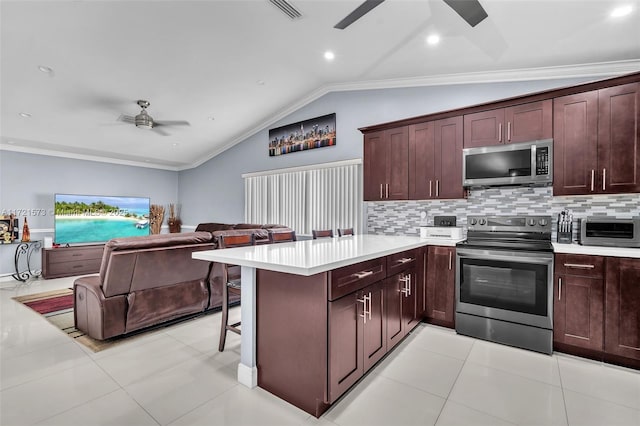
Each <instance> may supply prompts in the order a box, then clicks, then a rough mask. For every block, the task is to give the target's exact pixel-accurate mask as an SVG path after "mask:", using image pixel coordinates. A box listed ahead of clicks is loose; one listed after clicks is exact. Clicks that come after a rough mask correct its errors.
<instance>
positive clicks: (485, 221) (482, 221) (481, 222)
mask: <svg viewBox="0 0 640 426" xmlns="http://www.w3.org/2000/svg"><path fill="white" fill-rule="evenodd" d="M486 223H487V219H485V218H483V217H481V218H480V220H478V224H479V225H485V224H486Z"/></svg>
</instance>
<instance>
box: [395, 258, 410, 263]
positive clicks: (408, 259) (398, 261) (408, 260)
mask: <svg viewBox="0 0 640 426" xmlns="http://www.w3.org/2000/svg"><path fill="white" fill-rule="evenodd" d="M407 262H413V258H412V257H403V258H402V259H398V260H396V263H403V264H404V263H407Z"/></svg>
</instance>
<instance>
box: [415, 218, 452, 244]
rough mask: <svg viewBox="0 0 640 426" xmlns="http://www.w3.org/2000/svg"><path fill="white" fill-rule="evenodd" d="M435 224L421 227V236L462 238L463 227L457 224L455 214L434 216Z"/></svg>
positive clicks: (450, 238) (449, 238)
mask: <svg viewBox="0 0 640 426" xmlns="http://www.w3.org/2000/svg"><path fill="white" fill-rule="evenodd" d="M433 224H434V226H421V227H420V238H442V239H448V240H459V239H462V228H460V227H457V226H456V217H455V216H434V218H433Z"/></svg>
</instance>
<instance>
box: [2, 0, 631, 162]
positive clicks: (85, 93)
mask: <svg viewBox="0 0 640 426" xmlns="http://www.w3.org/2000/svg"><path fill="white" fill-rule="evenodd" d="M289 3H290V4H291V5H292V6H294V7H295V8H296V9H297V10H298V11H299V12H300V14H301V15H302V16H301V17H300V18H298V19H290V18H289V17H288V16H286V15H285V14H284V13H283V12H282V11H281V10H279V9H278V8H277V7H276V6H274V4H272V3H271V2H270V1H269V0H233V1H218V0H202V1H144V0H143V1H98V0H85V1H77V0H75V1H65V0H57V1H5V0H3V1H2V3H1V5H0V19H1V24H2V25H1V30H0V31H1V33H0V35H1V40H0V43H1V45H0V47H1V57H0V59H1V80H0V83H1V86H0V90H1V93H0V94H1V120H2V121H1V141H0V147H1V148H2V149H6V150H15V151H23V152H39V153H48V154H53V155H64V156H70V157H76V158H94V159H96V158H99V159H102V160H104V161H115V162H121V163H125V164H135V165H143V166H147V167H159V168H165V169H169V170H181V169H185V168H190V167H194V166H197V165H198V164H201V163H202V162H204V161H206V160H207V159H209V158H211V157H213V156H215V155H216V154H218V153H220V152H222V151H224V150H225V149H227V148H229V147H230V146H233V145H234V144H236V143H238V142H240V141H242V140H243V139H245V138H246V137H248V136H250V135H252V134H254V133H255V132H256V131H258V130H260V129H262V128H264V127H267V126H269V125H270V124H272V123H274V122H276V121H277V120H278V119H281V118H282V117H284V116H285V115H286V114H288V113H290V112H292V111H294V110H296V109H298V108H300V107H301V106H303V105H305V104H307V103H309V102H310V101H312V100H314V99H317V98H318V97H320V96H322V95H323V94H325V93H328V92H331V91H336V90H352V89H363V88H382V87H400V86H411V85H426V84H445V83H447V82H464V81H495V80H500V79H507V80H508V79H528V78H531V79H535V78H549V77H567V76H577V75H594V76H596V75H606V74H609V75H611V74H616V73H625V72H631V71H636V70H640V10H639V9H640V7H639V6H640V4H639V2H638V0H629V1H626V0H620V1H617V0H615V1H614V0H611V1H603V0H585V1H576V0H536V1H528V0H509V1H507V0H480V3H481V4H482V6H483V7H484V9H485V10H486V12H487V14H488V18H486V19H485V20H483V21H482V22H480V23H479V24H478V25H477V26H475V27H471V26H470V25H469V24H467V23H466V22H465V21H464V20H462V19H461V17H460V16H459V15H457V14H456V12H454V11H453V9H451V8H450V7H449V6H447V5H446V4H445V3H444V1H443V0H411V1H403V0H387V1H384V2H383V3H382V4H380V5H379V6H377V7H376V8H374V9H373V10H371V11H370V12H369V13H367V14H366V15H364V16H363V17H362V18H361V19H359V20H357V21H356V22H355V23H354V24H352V25H350V26H349V27H347V28H346V29H344V30H339V29H335V28H334V25H336V24H337V23H338V22H339V21H340V20H341V19H342V18H344V17H345V16H346V15H348V14H349V13H350V12H351V11H353V10H354V9H355V8H356V7H357V6H358V5H359V4H361V3H362V0H361V1H346V0H343V1H337V0H290V1H289ZM624 5H630V6H631V12H630V13H629V14H627V15H625V16H619V17H615V16H611V12H612V11H613V9H614V8H615V7H619V6H624ZM434 34H437V35H439V37H440V41H439V43H437V44H435V45H432V44H429V43H428V42H427V41H426V39H427V37H428V36H430V35H434ZM326 51H332V52H333V53H334V54H335V58H334V59H333V60H331V61H328V60H326V59H325V57H324V54H325V52H326ZM514 71H515V72H514ZM139 99H144V100H147V101H149V102H150V106H149V108H148V113H149V115H151V116H152V117H153V118H154V119H155V120H156V121H160V122H162V121H171V120H186V121H188V122H189V124H190V125H188V126H165V127H162V128H159V129H156V130H161V131H162V133H164V134H161V133H160V132H156V131H154V130H145V129H139V128H136V127H135V125H134V124H132V123H127V122H123V121H119V120H118V119H119V117H120V116H121V115H122V114H124V115H128V116H135V115H136V114H139V113H140V107H139V106H138V105H137V104H136V101H137V100H139Z"/></svg>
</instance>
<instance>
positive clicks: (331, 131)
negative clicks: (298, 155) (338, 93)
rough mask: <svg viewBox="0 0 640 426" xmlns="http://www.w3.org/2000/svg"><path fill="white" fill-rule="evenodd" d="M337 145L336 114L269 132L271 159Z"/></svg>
mask: <svg viewBox="0 0 640 426" xmlns="http://www.w3.org/2000/svg"><path fill="white" fill-rule="evenodd" d="M335 144H336V114H335V113H333V114H327V115H323V116H321V117H316V118H312V119H310V120H305V121H299V122H297V123H293V124H287V125H286V126H282V127H277V128H275V129H270V130H269V156H270V157H274V156H276V155H284V154H289V153H292V152H298V151H306V150H309V149H316V148H323V147H325V146H334V145H335Z"/></svg>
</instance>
